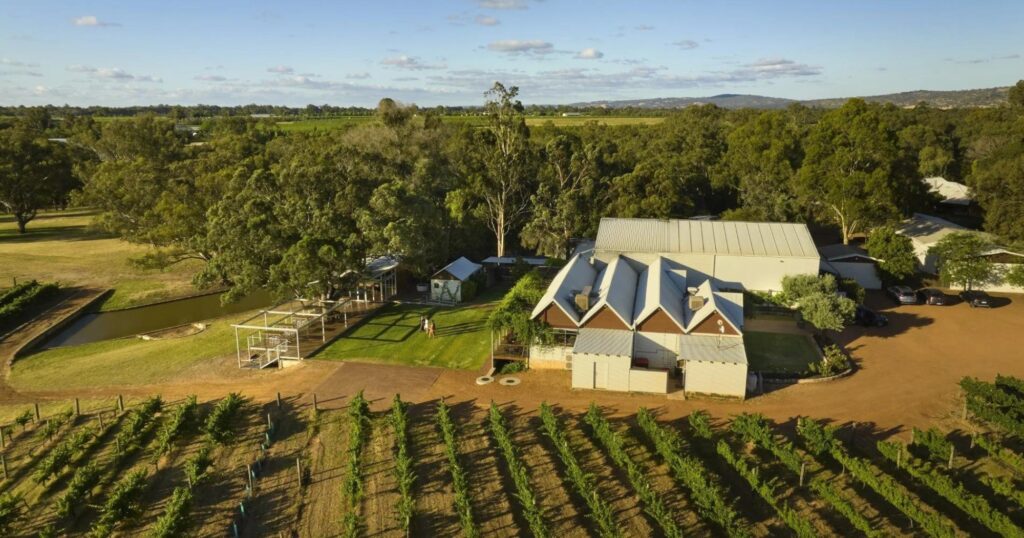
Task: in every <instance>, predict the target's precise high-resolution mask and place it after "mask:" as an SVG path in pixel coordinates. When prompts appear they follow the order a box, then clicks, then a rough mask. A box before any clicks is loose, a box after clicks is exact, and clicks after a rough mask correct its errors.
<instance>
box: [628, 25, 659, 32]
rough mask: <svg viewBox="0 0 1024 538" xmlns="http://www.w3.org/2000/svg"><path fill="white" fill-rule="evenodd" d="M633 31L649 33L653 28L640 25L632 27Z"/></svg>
mask: <svg viewBox="0 0 1024 538" xmlns="http://www.w3.org/2000/svg"><path fill="white" fill-rule="evenodd" d="M633 29H634V30H636V31H637V32H650V31H651V30H653V29H654V27H653V26H651V25H650V24H640V25H637V26H634V27H633Z"/></svg>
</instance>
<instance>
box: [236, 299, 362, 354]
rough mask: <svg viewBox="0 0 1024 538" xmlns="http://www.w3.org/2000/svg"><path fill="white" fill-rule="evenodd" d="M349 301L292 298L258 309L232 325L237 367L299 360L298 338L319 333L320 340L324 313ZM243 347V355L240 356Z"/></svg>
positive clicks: (299, 346)
mask: <svg viewBox="0 0 1024 538" xmlns="http://www.w3.org/2000/svg"><path fill="white" fill-rule="evenodd" d="M350 302H352V301H351V300H350V299H343V300H341V301H332V300H327V299H317V300H314V301H308V300H305V299H296V300H294V301H288V302H286V303H281V304H278V305H275V306H273V307H271V308H269V309H267V310H262V311H260V312H259V313H258V314H256V315H255V316H253V317H251V318H249V319H247V320H245V321H243V322H241V323H237V324H234V325H232V326H231V327H232V328H233V329H234V330H235V351H236V354H237V356H238V367H239V368H242V367H243V366H248V367H253V368H265V367H267V366H270V365H271V364H278V365H279V366H280V364H281V361H282V360H297V361H298V360H302V359H303V355H302V339H303V337H306V338H307V340H308V339H311V338H315V336H316V333H317V332H319V337H320V338H319V340H320V342H321V343H323V342H325V341H326V340H327V332H326V328H325V325H326V323H325V322H326V319H327V316H328V315H330V314H331V313H333V312H336V311H338V310H339V309H342V310H344V306H345V305H346V304H348V303H350ZM243 340H244V344H245V346H244V348H245V350H246V354H245V355H244V357H243V355H242V349H243V345H242V344H243Z"/></svg>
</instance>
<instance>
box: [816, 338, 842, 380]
mask: <svg viewBox="0 0 1024 538" xmlns="http://www.w3.org/2000/svg"><path fill="white" fill-rule="evenodd" d="M823 351H824V352H825V357H824V358H822V359H821V360H820V361H818V362H812V363H811V364H810V367H809V368H810V370H811V373H813V374H818V375H820V376H821V377H829V376H833V375H836V374H838V373H840V372H842V371H844V370H846V369H847V368H849V367H850V358H849V357H847V356H846V353H843V350H841V349H839V346H836V345H830V346H827V347H826V348H825V349H824V350H823Z"/></svg>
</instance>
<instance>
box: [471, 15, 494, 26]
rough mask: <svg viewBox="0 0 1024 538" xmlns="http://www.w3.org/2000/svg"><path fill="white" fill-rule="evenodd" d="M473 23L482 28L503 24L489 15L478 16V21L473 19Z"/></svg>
mask: <svg viewBox="0 0 1024 538" xmlns="http://www.w3.org/2000/svg"><path fill="white" fill-rule="evenodd" d="M473 22H476V23H477V24H479V25H480V26H497V25H499V24H501V21H499V20H498V19H496V18H494V17H491V16H489V15H477V16H476V19H473Z"/></svg>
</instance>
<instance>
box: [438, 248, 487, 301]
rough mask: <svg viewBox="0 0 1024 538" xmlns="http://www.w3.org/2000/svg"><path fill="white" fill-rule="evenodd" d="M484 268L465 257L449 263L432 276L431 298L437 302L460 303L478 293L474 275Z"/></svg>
mask: <svg viewBox="0 0 1024 538" xmlns="http://www.w3.org/2000/svg"><path fill="white" fill-rule="evenodd" d="M482 268H483V266H482V265H480V264H479V263H474V262H472V261H470V260H468V259H466V258H465V257H460V258H459V259H457V260H455V261H453V262H452V263H449V264H448V265H446V266H444V268H443V269H441V270H440V271H438V272H436V273H434V276H432V277H430V300H431V301H433V302H437V303H445V304H458V303H461V302H462V301H463V300H464V299H465V300H469V299H472V298H473V296H474V295H476V291H477V290H476V288H477V286H478V284H477V282H476V281H474V280H473V278H474V276H475V275H477V274H478V273H480V270H481V269H482Z"/></svg>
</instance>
